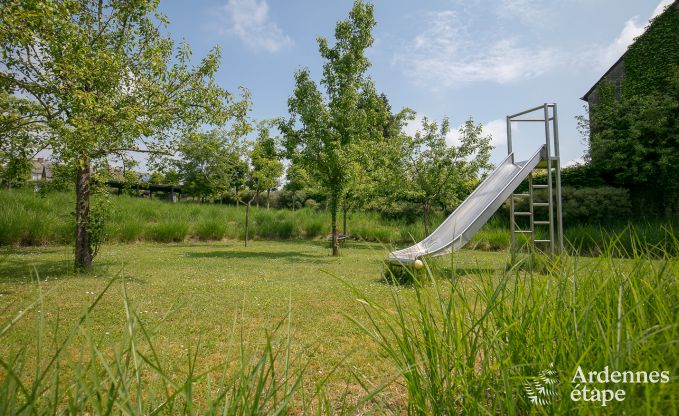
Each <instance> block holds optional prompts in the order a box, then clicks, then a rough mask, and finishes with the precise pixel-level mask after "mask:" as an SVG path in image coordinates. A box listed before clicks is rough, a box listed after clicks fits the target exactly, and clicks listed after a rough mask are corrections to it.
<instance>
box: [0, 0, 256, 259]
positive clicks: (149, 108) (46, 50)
mask: <svg viewBox="0 0 679 416" xmlns="http://www.w3.org/2000/svg"><path fill="white" fill-rule="evenodd" d="M157 6H158V1H157V0H138V1H133V2H121V1H117V0H61V1H58V2H52V1H50V2H46V1H42V0H25V1H21V2H15V1H8V2H2V3H0V15H1V16H2V19H0V56H2V65H0V84H2V85H6V86H8V88H9V89H10V90H11V91H13V92H16V93H19V94H21V95H23V96H27V97H30V99H32V100H33V102H34V103H35V104H36V105H38V106H39V109H40V111H39V112H37V113H36V114H35V118H36V120H39V121H40V123H42V124H43V125H44V126H45V127H46V129H48V131H49V133H50V136H51V138H52V139H51V140H50V142H49V144H50V147H51V149H52V151H53V153H54V154H55V155H57V156H58V157H59V159H61V160H63V161H65V162H67V163H69V164H71V165H73V166H74V168H75V170H76V180H75V182H76V206H75V213H76V215H75V219H76V243H75V264H76V266H77V267H78V268H82V269H87V268H89V267H90V266H91V263H92V254H93V250H92V247H91V246H90V191H91V190H90V187H91V185H92V164H93V163H94V162H96V161H97V160H100V159H104V158H106V157H107V156H108V155H110V154H112V153H116V152H124V151H125V152H126V151H146V152H149V151H159V150H162V149H165V150H167V149H168V148H169V147H171V144H172V140H171V137H181V136H183V135H185V134H188V133H189V132H192V131H194V130H196V129H198V128H199V127H200V126H203V125H206V124H222V123H224V122H226V121H227V120H228V119H230V118H232V117H235V118H237V119H238V118H242V117H243V116H244V114H245V112H246V111H247V109H248V103H247V100H242V101H240V102H235V100H234V97H233V96H232V95H231V94H230V93H229V92H227V91H225V90H223V89H222V88H220V87H219V86H217V85H216V83H215V80H214V75H215V73H216V71H217V69H218V68H219V61H220V52H219V50H218V49H213V50H212V51H211V52H209V53H208V55H207V56H206V57H205V58H203V60H202V61H201V62H200V63H199V64H198V65H197V66H196V67H195V68H194V67H191V65H190V64H189V62H190V55H191V52H190V49H189V47H188V45H187V44H185V43H182V44H181V45H180V46H179V48H175V45H174V43H173V41H172V39H171V37H170V36H168V35H165V34H164V33H163V32H162V28H163V27H165V26H166V25H167V24H168V22H167V19H166V18H165V17H164V16H162V15H160V14H159V13H157V10H156V9H157ZM159 26H160V27H159Z"/></svg>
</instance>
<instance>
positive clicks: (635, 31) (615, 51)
mask: <svg viewBox="0 0 679 416" xmlns="http://www.w3.org/2000/svg"><path fill="white" fill-rule="evenodd" d="M638 20H639V19H638V17H637V16H635V17H633V18H631V19H629V20H628V21H627V22H625V26H624V27H623V28H622V31H621V32H620V34H619V35H618V37H617V38H616V39H615V40H614V41H613V42H612V43H611V44H610V45H608V46H607V47H605V48H604V49H603V50H602V51H600V52H599V53H598V56H599V66H600V68H601V69H604V68H608V67H610V66H611V65H613V63H614V62H615V61H616V60H618V58H620V57H621V56H622V54H624V53H625V51H626V50H627V47H628V46H629V45H631V44H632V42H634V38H636V37H637V36H639V35H641V34H642V33H644V25H643V24H641V23H639V21H638Z"/></svg>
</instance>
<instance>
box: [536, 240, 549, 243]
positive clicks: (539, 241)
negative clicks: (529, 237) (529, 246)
mask: <svg viewBox="0 0 679 416" xmlns="http://www.w3.org/2000/svg"><path fill="white" fill-rule="evenodd" d="M533 242H534V243H551V242H552V240H533Z"/></svg>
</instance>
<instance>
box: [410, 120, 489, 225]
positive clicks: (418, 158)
mask: <svg viewBox="0 0 679 416" xmlns="http://www.w3.org/2000/svg"><path fill="white" fill-rule="evenodd" d="M449 132H450V123H449V121H448V119H447V118H444V119H443V121H442V122H441V124H440V125H439V124H438V123H436V122H435V121H429V120H428V119H427V118H426V117H425V118H424V119H423V120H422V130H421V131H418V132H417V133H415V136H414V137H408V136H404V140H403V148H402V152H403V153H402V160H403V166H404V167H405V170H404V172H403V174H404V176H405V177H404V178H403V183H407V184H408V185H407V186H406V188H407V189H408V193H409V198H410V199H413V200H416V201H418V202H419V203H420V204H422V215H423V222H424V233H425V235H429V229H430V225H431V224H430V214H431V210H432V207H433V206H435V205H442V206H449V204H453V205H457V204H459V203H460V202H462V200H463V199H464V197H466V195H467V194H468V193H469V192H470V191H471V189H470V184H474V183H475V182H477V181H478V179H479V176H480V174H481V173H482V172H483V171H484V170H486V169H489V168H490V167H491V165H490V163H489V162H488V160H489V158H490V151H491V149H492V147H491V145H490V141H491V137H490V136H483V130H482V126H481V125H477V124H474V121H473V120H472V119H471V118H469V119H468V120H467V121H466V122H465V123H464V125H463V126H462V127H460V129H459V142H460V143H459V145H448V144H447V143H446V138H447V137H448V134H449Z"/></svg>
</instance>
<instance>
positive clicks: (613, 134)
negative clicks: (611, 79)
mask: <svg viewBox="0 0 679 416" xmlns="http://www.w3.org/2000/svg"><path fill="white" fill-rule="evenodd" d="M624 69H625V76H624V79H623V82H622V89H621V91H615V88H614V87H613V86H612V85H610V84H609V83H602V84H601V85H600V86H599V95H600V96H601V103H598V104H596V105H592V106H591V108H590V122H589V127H590V132H591V141H590V150H589V153H590V157H591V164H592V169H593V170H594V171H595V172H596V173H598V176H600V177H602V178H603V179H604V181H605V182H606V183H607V184H611V185H614V186H624V187H626V188H628V189H630V190H631V194H632V199H633V201H634V205H635V214H637V215H644V216H649V215H650V216H654V215H661V214H665V215H666V216H676V215H677V213H679V173H677V171H676V169H675V167H676V166H678V165H679V8H677V4H676V2H675V3H673V4H672V5H670V6H669V8H668V9H667V10H666V11H665V12H664V13H662V14H660V15H658V16H657V17H655V18H654V19H653V20H652V21H651V23H650V25H649V27H648V28H647V29H646V31H645V32H644V33H643V34H641V35H640V36H639V37H638V38H637V39H636V41H635V42H634V44H633V45H631V46H630V48H629V49H628V50H627V52H626V54H625V58H624Z"/></svg>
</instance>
